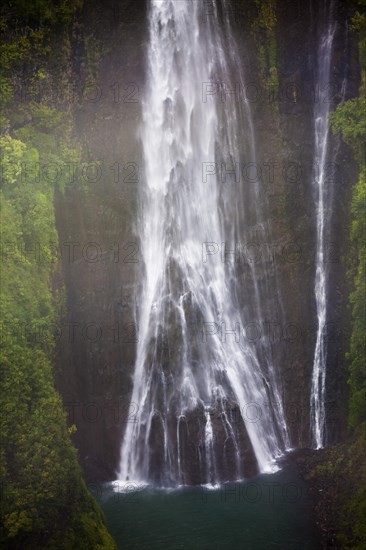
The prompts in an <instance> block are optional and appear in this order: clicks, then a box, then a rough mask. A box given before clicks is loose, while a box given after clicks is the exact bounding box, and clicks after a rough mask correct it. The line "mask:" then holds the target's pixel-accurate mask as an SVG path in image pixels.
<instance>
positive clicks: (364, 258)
mask: <svg viewBox="0 0 366 550" xmlns="http://www.w3.org/2000/svg"><path fill="white" fill-rule="evenodd" d="M359 5H360V6H359V7H360V9H359V10H357V11H356V13H355V15H354V17H353V20H352V28H353V30H354V31H356V32H357V33H358V34H359V61H360V67H361V86H360V95H359V97H357V98H354V99H350V100H349V101H346V102H345V103H343V104H341V105H339V106H338V107H337V109H336V111H335V112H334V113H333V114H332V118H331V124H332V128H333V131H336V132H337V131H340V132H341V134H342V137H343V140H344V141H345V142H346V143H348V144H349V145H350V146H351V147H352V149H353V152H354V155H355V158H356V160H357V161H358V163H359V168H360V169H359V179H358V182H357V183H356V184H355V185H354V187H353V195H352V203H351V219H352V227H351V242H352V250H351V254H350V263H351V266H352V267H351V269H350V276H351V278H352V279H353V281H354V290H353V292H352V293H351V295H350V303H351V307H352V316H353V327H352V335H351V344H350V352H349V354H348V360H349V365H350V366H349V381H348V382H349V386H350V404H349V420H350V425H351V426H352V427H355V426H357V424H358V423H359V422H361V421H363V420H366V337H365V335H366V99H365V97H366V96H365V92H366V10H365V7H366V2H365V1H364V0H362V1H361V2H359ZM361 8H362V9H361Z"/></svg>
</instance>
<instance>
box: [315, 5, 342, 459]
mask: <svg viewBox="0 0 366 550" xmlns="http://www.w3.org/2000/svg"><path fill="white" fill-rule="evenodd" d="M331 8H332V6H330V9H329V16H328V19H330V22H328V25H327V29H326V31H325V32H324V33H323V34H322V35H321V37H320V43H319V46H318V51H317V61H318V66H317V75H316V82H317V85H318V87H319V90H321V91H324V90H326V89H328V85H329V82H330V76H331V58H332V46H333V39H334V34H335V23H334V22H332V9H331ZM342 93H343V90H342ZM329 112H330V101H329V100H328V98H325V99H324V98H320V97H319V98H318V99H317V100H316V101H315V106H314V122H315V124H314V130H315V136H314V144H315V147H314V166H315V171H314V182H315V186H316V225H317V231H316V272H315V301H316V313H317V321H318V327H317V333H316V344H315V351H314V359H313V372H312V380H311V402H310V418H311V431H312V436H313V441H314V445H315V447H316V448H317V449H319V448H321V447H323V446H324V444H325V439H326V418H325V416H326V415H325V384H326V366H327V349H326V326H327V283H328V273H327V262H326V257H325V256H326V233H327V229H329V227H328V226H329V222H330V204H329V200H327V199H329V198H330V195H329V190H328V189H327V185H329V181H328V178H327V163H328V160H329V151H328V149H329V143H328V141H329V139H328V138H329Z"/></svg>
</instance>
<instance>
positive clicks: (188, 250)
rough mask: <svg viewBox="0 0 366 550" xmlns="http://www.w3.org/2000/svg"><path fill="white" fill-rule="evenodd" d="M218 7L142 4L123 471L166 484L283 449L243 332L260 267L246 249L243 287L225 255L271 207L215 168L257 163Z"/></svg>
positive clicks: (237, 472)
mask: <svg viewBox="0 0 366 550" xmlns="http://www.w3.org/2000/svg"><path fill="white" fill-rule="evenodd" d="M212 8H213V11H212V13H211V15H210V17H207V16H206V17H205V14H204V13H203V11H202V9H203V5H202V4H201V3H200V2H196V1H193V2H191V1H188V0H187V1H177V0H164V1H161V0H152V1H151V4H150V11H149V25H150V26H149V43H148V53H147V70H148V84H147V89H146V92H145V95H144V100H143V121H142V127H141V141H142V145H143V151H144V164H145V178H144V184H143V185H142V188H141V190H140V193H141V210H140V213H139V219H138V229H139V236H140V241H141V253H142V256H143V263H144V272H143V274H142V293H141V297H140V304H139V308H138V310H137V312H136V321H137V324H138V327H139V331H138V343H137V353H136V364H135V371H134V375H133V390H132V396H131V415H129V418H133V421H132V422H128V423H127V425H126V429H125V433H124V438H123V441H122V447H121V461H120V471H119V478H120V479H121V480H126V479H128V480H134V481H138V482H154V483H156V484H159V485H161V486H176V485H179V484H193V483H209V484H211V485H213V484H216V483H219V482H223V481H227V480H230V479H243V478H244V477H246V476H247V475H249V473H250V472H254V471H258V470H259V471H262V472H265V471H273V470H274V469H276V465H275V460H276V458H278V457H279V456H280V455H281V454H283V452H284V450H285V449H286V448H288V447H289V439H288V432H287V426H286V421H285V415H284V411H283V406H282V398H281V384H280V380H278V379H277V374H276V369H275V368H274V365H273V364H272V361H271V354H270V350H269V346H267V345H266V344H265V343H264V342H263V341H260V340H259V341H258V340H255V339H254V338H249V337H248V335H247V334H246V332H245V330H244V327H247V326H248V325H250V324H253V321H258V322H260V323H263V322H264V321H265V320H266V317H265V314H264V303H265V300H266V296H265V292H267V291H268V288H267V287H268V286H269V285H268V281H267V279H266V274H265V273H263V270H265V266H263V265H261V264H258V265H256V264H255V262H253V261H251V260H250V259H248V258H245V267H246V279H245V280H241V283H240V282H238V276H237V275H238V273H237V269H238V268H237V263H236V262H226V261H224V260H225V258H226V255H225V251H227V252H228V255H230V254H229V253H230V251H233V249H235V245H236V243H237V242H238V241H240V240H241V241H242V240H243V239H246V240H248V239H249V238H250V230H251V228H253V227H255V228H258V227H262V226H264V220H265V212H264V210H265V206H263V205H261V201H260V200H259V198H260V197H259V194H260V189H259V187H260V186H259V183H258V182H256V183H253V184H251V185H248V184H246V183H245V182H243V181H241V180H240V178H238V177H237V174H236V173H235V174H234V176H233V177H232V179H233V181H230V182H228V181H226V172H225V179H224V178H223V177H220V173H219V166H220V165H221V164H222V163H223V164H227V165H228V166H227V167H226V168H227V171H228V172H229V171H230V170H229V168H230V167H232V166H231V165H230V166H229V163H230V162H231V163H232V165H235V163H236V162H243V161H245V160H249V161H251V162H254V163H255V162H256V145H255V132H254V124H253V120H252V116H251V111H250V105H249V103H248V102H245V101H235V102H232V103H230V104H229V103H228V102H226V101H223V100H222V95H221V93H220V90H221V89H222V87H220V88H219V87H218V86H217V82H221V83H223V86H225V85H226V86H227V87H228V89H234V87H235V84H238V83H239V85H242V84H243V82H244V74H243V71H242V69H241V67H242V64H243V63H242V60H241V59H240V57H239V54H238V52H237V49H236V45H235V44H234V42H233V39H232V37H231V35H232V33H231V32H230V22H229V20H228V17H227V15H225V1H223V2H220V3H218V2H215V1H213V2H212ZM230 67H231V69H230ZM233 75H234V76H233ZM234 77H235V81H234ZM203 92H205V93H203ZM231 171H232V172H235V166H234V170H231ZM136 407H137V413H136Z"/></svg>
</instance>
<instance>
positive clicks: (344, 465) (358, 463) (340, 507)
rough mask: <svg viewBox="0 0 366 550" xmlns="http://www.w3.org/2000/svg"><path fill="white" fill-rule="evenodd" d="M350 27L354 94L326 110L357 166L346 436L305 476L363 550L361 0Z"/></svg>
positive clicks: (365, 160)
mask: <svg viewBox="0 0 366 550" xmlns="http://www.w3.org/2000/svg"><path fill="white" fill-rule="evenodd" d="M358 6H359V8H360V9H356V11H355V15H354V17H353V20H352V28H353V30H354V31H356V32H357V33H358V35H359V40H358V43H359V61H360V66H361V85H360V93H359V97H357V98H354V99H350V100H349V101H346V102H345V103H343V104H341V105H339V106H338V107H337V109H336V110H335V112H333V113H332V114H331V127H332V130H333V132H341V135H342V138H343V140H344V141H345V143H347V144H348V145H349V146H350V147H351V148H352V150H353V153H354V156H355V159H356V160H357V162H358V164H359V176H358V181H357V182H355V183H354V186H353V190H352V200H351V235H350V240H351V250H350V254H349V262H350V269H349V277H350V280H351V282H352V286H353V291H352V292H351V294H350V298H349V301H350V306H351V309H352V333H351V341H350V348H349V352H348V353H347V356H346V361H347V364H348V372H349V376H348V384H349V389H350V397H349V426H350V438H349V440H348V441H346V442H345V443H342V444H339V445H335V446H333V447H330V448H329V449H325V450H324V451H322V453H321V455H320V457H319V460H320V462H319V463H318V464H317V465H316V467H314V468H313V469H312V471H311V473H310V475H309V477H310V478H312V479H313V480H315V483H316V485H317V486H321V487H322V489H321V493H320V495H321V496H319V499H320V504H319V505H318V512H319V514H320V515H321V516H328V517H329V516H330V517H331V518H332V519H331V521H332V522H333V524H334V525H333V527H332V528H333V529H334V531H335V533H336V541H337V547H339V548H342V549H345V550H351V549H352V550H363V549H364V548H366V463H365V454H366V99H365V92H366V12H365V9H364V8H365V6H366V1H365V0H361V1H359V2H358Z"/></svg>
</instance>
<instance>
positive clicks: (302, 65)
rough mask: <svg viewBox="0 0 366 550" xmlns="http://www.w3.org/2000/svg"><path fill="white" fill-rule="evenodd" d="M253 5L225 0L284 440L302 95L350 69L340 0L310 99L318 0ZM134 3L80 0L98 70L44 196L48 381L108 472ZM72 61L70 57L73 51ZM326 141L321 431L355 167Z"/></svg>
mask: <svg viewBox="0 0 366 550" xmlns="http://www.w3.org/2000/svg"><path fill="white" fill-rule="evenodd" d="M137 4H138V5H137ZM262 4H263V5H264V6H266V2H263V3H258V4H257V3H255V2H252V3H250V2H233V3H232V7H233V8H235V10H234V14H235V17H234V18H233V19H234V20H235V25H234V27H233V32H234V34H235V37H236V40H237V41H238V43H239V48H240V51H241V52H242V54H243V62H245V64H246V66H247V79H248V82H250V83H254V84H255V86H256V89H257V91H258V90H259V95H258V98H257V100H256V101H253V102H252V109H253V118H254V124H255V126H256V131H257V136H258V143H259V144H260V146H259V149H260V151H259V158H260V166H261V168H263V171H264V167H265V166H271V167H272V168H273V170H274V171H273V175H274V177H273V179H272V178H270V177H269V176H267V177H266V178H264V180H263V182H262V183H263V193H264V195H263V196H264V200H265V201H266V204H267V219H266V220H265V224H266V226H268V227H270V231H271V242H270V243H269V248H270V250H271V251H270V252H268V247H267V249H266V250H267V252H266V253H267V258H268V260H267V262H266V270H267V278H268V280H269V282H270V286H273V287H275V285H278V287H279V293H280V296H281V300H280V303H281V304H282V307H281V308H280V309H278V308H277V306H275V301H273V303H272V302H271V301H270V300H269V302H268V304H266V319H267V325H266V327H263V337H264V338H266V339H268V342H269V343H270V349H271V354H272V357H273V362H274V363H275V364H276V365H278V366H279V369H280V375H281V378H282V383H283V388H284V404H285V411H286V416H287V421H288V425H289V428H290V433H291V439H292V444H293V446H294V447H296V446H309V445H310V434H309V401H310V397H309V392H310V383H311V370H312V363H313V354H314V346H315V334H316V309H315V299H314V278H315V245H316V233H315V223H316V222H315V205H314V186H313V185H312V179H313V150H314V117H313V108H314V101H323V100H327V95H328V96H329V95H330V98H328V99H330V100H331V101H332V102H333V103H334V105H335V104H336V103H337V102H339V101H340V98H341V91H342V84H343V83H344V82H346V87H345V98H346V99H347V98H349V97H353V96H354V95H356V93H357V88H358V80H359V77H358V73H359V69H358V65H357V56H356V52H355V42H354V37H353V36H352V34H351V33H350V32H348V30H347V17H348V15H347V13H346V8H344V7H342V6H341V5H340V6H339V8H338V11H337V15H336V17H337V19H338V26H337V34H336V39H335V45H334V55H333V67H332V82H331V83H330V86H329V89H328V90H321V91H320V97H318V96H316V97H315V98H314V90H316V82H315V62H316V56H317V49H316V42H317V40H318V38H319V36H318V35H317V32H318V31H316V22H317V21H318V20H319V19H321V11H322V10H321V6H320V4H319V3H317V2H315V1H314V2H312V3H309V4H307V3H303V2H301V1H300V0H299V1H297V2H293V1H285V0H278V2H277V6H276V9H275V14H274V16H275V17H274V21H273V23H272V24H271V25H269V26H268V25H267V26H266V24H263V23H261V21H260V18H259V15H260V13H261V12H260V10H261V5H262ZM146 10H147V6H146V4H145V2H142V1H141V2H138V3H136V2H133V1H127V0H126V1H123V2H114V1H112V0H111V1H109V2H107V3H106V2H101V1H100V2H94V1H93V2H92V1H90V2H87V3H86V4H85V6H84V10H83V15H82V21H81V25H82V29H83V32H84V33H85V35H86V36H89V37H90V40H91V41H92V39H93V40H94V46H93V48H94V50H96V52H97V53H98V54H99V55H101V56H102V57H101V63H100V67H101V69H100V71H99V74H98V76H97V77H96V79H94V80H92V81H91V82H90V86H89V87H88V88H87V89H85V90H84V93H83V96H85V100H84V101H82V103H81V105H80V107H79V111H78V119H77V120H78V123H77V132H78V137H79V139H81V140H82V142H83V143H84V145H85V149H86V150H87V151H88V154H89V159H88V162H87V164H86V166H85V165H84V166H83V167H80V172H81V173H82V175H81V177H79V178H78V181H77V183H76V184H75V185H71V186H69V187H68V189H67V191H66V192H65V194H63V195H62V194H59V195H58V196H57V198H56V222H57V228H58V233H59V239H60V246H61V249H62V253H63V256H62V263H63V272H64V277H65V282H66V289H67V306H66V308H65V311H64V312H63V321H62V322H63V325H62V330H61V336H60V339H59V359H58V361H59V364H60V368H59V369H58V373H59V374H58V387H59V389H60V391H61V393H62V395H63V399H64V404H65V406H66V408H67V409H68V410H69V421H70V423H71V424H73V423H75V424H76V425H77V432H76V434H75V435H74V441H75V444H76V446H77V448H78V450H79V457H80V461H81V464H82V466H83V468H84V471H85V475H86V477H87V479H88V480H109V479H114V478H115V474H116V470H117V469H118V460H119V452H120V444H121V439H122V435H123V432H124V429H125V426H126V423H127V422H131V421H133V420H134V418H133V415H131V414H130V415H129V403H130V395H131V375H132V373H133V366H134V358H135V351H136V326H135V325H134V317H133V309H134V307H135V303H136V301H137V300H138V298H139V287H138V283H137V282H138V280H139V276H140V275H141V270H142V269H143V265H142V259H141V256H140V254H139V248H138V246H139V243H138V239H137V237H136V226H135V223H136V208H137V200H138V198H137V189H138V185H139V181H140V178H141V173H142V158H141V143H140V142H139V136H138V127H139V123H140V121H141V93H142V91H143V90H144V84H145V78H146V74H145V67H146V64H145V53H146V43H147V36H148V34H147V15H146V13H147V12H146ZM272 15H273V14H272ZM266 21H268V19H267V20H266ZM263 44H264V47H263ZM75 59H76V63H77V59H78V56H77V55H76V56H75ZM82 69H83V68H82V67H80V70H82ZM234 70H235V68H233V71H234ZM197 85H199V86H200V85H201V83H198V84H197ZM248 93H250V91H249V89H248ZM331 148H332V151H333V156H332V158H333V160H332V162H333V163H334V164H332V165H331V166H329V178H332V179H334V201H333V207H332V209H333V212H332V229H331V232H330V233H329V235H328V245H327V254H328V258H329V263H330V264H331V268H330V270H329V273H330V292H329V297H328V300H329V335H328V341H329V342H328V350H329V353H328V367H327V368H328V375H327V410H328V416H329V419H330V423H329V430H328V442H329V443H331V442H333V441H337V440H339V439H340V438H341V437H342V435H343V433H344V430H345V425H346V412H345V405H343V403H344V402H345V399H344V398H345V381H344V369H343V358H344V352H345V350H346V349H347V340H348V334H347V326H348V321H347V319H348V314H347V310H346V303H347V296H348V290H349V289H348V287H347V284H346V276H345V275H346V270H347V265H346V262H345V258H346V253H347V234H348V231H347V230H346V229H345V228H347V225H348V223H349V219H348V211H349V207H348V205H349V199H350V185H349V182H350V181H351V180H352V178H354V174H355V166H352V164H350V163H349V162H348V160H347V162H346V159H348V158H349V157H348V151H347V149H346V147H345V146H344V145H343V144H341V143H340V141H339V140H338V138H332V143H331ZM157 154H158V152H157ZM95 162H99V164H98V167H96V165H95V164H94V163H95ZM254 229H255V228H254ZM254 234H255V232H254ZM253 238H254V240H255V239H256V237H253ZM258 276H259V277H261V276H263V273H262V274H261V273H259V274H258ZM243 284H245V281H244V278H243ZM238 285H240V281H239V282H238Z"/></svg>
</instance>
